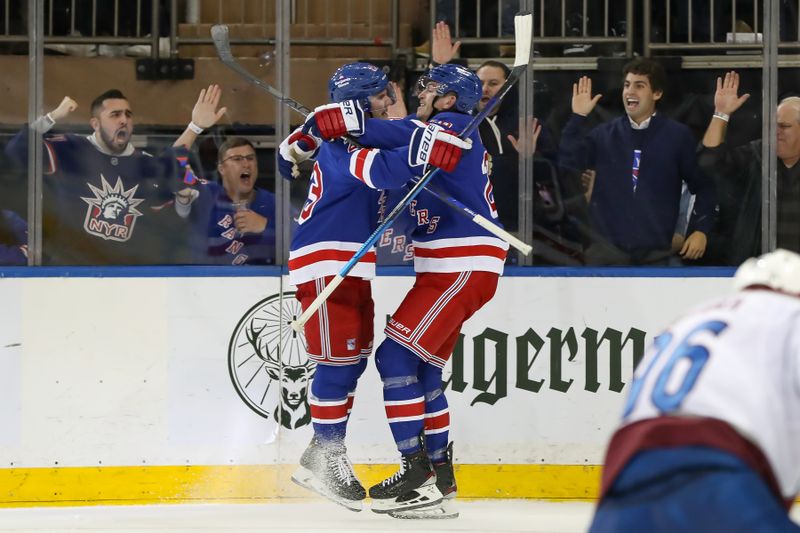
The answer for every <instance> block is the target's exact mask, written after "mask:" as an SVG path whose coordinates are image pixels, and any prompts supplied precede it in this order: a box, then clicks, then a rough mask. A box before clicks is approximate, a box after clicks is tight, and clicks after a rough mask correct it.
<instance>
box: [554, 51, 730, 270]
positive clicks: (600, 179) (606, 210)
mask: <svg viewBox="0 0 800 533" xmlns="http://www.w3.org/2000/svg"><path fill="white" fill-rule="evenodd" d="M623 77H624V83H623V89H622V101H623V104H624V106H625V113H626V114H625V116H623V117H620V118H617V119H615V120H612V121H611V122H606V123H605V124H601V125H599V126H597V127H596V128H594V129H592V130H591V131H588V132H587V131H585V130H586V127H585V125H586V122H587V116H588V115H589V114H590V113H591V112H592V110H594V108H595V105H597V102H598V101H599V100H600V98H601V97H602V95H600V94H598V95H592V80H591V79H590V78H589V77H587V76H583V77H581V78H580V79H579V80H578V82H577V83H575V84H574V85H573V89H572V117H571V118H570V119H569V121H568V122H567V125H566V126H565V127H564V131H563V132H562V134H561V145H560V149H559V158H558V159H559V164H560V165H561V166H562V167H564V168H566V169H567V170H570V171H574V172H579V173H580V172H583V171H584V170H585V169H593V170H594V171H595V172H596V175H595V179H594V186H593V190H592V194H591V199H590V204H589V216H590V220H591V228H590V232H591V234H592V236H593V242H592V243H591V244H590V245H589V247H588V248H587V249H586V254H585V256H586V262H587V264H591V265H666V264H668V262H669V258H670V256H671V255H672V251H671V248H672V238H673V234H674V230H675V223H676V220H677V218H678V212H679V207H680V199H681V187H682V183H683V182H685V183H686V184H687V185H688V187H689V190H690V191H691V193H692V194H694V195H695V203H694V213H693V216H692V219H691V221H690V223H689V228H690V229H689V236H688V237H687V238H686V241H685V242H684V243H683V246H682V248H681V249H680V251H679V255H680V256H681V257H682V258H683V259H688V260H694V259H698V258H700V257H702V256H703V254H704V253H705V249H706V243H707V235H708V234H709V232H710V230H711V229H712V228H713V225H714V209H715V205H716V198H715V195H714V187H713V183H712V181H711V179H710V178H708V177H707V176H706V175H705V174H704V173H703V172H702V171H701V170H700V169H699V167H698V165H697V158H696V156H695V152H696V146H697V143H696V141H695V140H694V138H693V137H692V133H691V131H689V128H687V127H686V126H685V125H683V124H680V123H678V122H676V121H674V120H672V119H670V118H668V117H666V116H663V115H662V114H661V113H659V112H657V110H656V104H657V103H658V101H659V100H660V99H661V97H662V96H663V94H664V90H665V85H666V74H665V73H664V70H663V68H662V67H661V65H660V64H658V63H657V62H655V61H653V60H651V59H645V58H637V59H635V60H633V61H631V62H630V63H628V64H627V65H625V67H624V68H623Z"/></svg>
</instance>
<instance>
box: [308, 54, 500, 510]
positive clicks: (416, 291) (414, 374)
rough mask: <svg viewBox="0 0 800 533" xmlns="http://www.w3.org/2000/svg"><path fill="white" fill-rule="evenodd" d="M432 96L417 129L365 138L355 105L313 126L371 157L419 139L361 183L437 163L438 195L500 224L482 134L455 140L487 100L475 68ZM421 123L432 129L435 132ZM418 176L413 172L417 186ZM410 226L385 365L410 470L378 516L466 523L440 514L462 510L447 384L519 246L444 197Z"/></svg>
mask: <svg viewBox="0 0 800 533" xmlns="http://www.w3.org/2000/svg"><path fill="white" fill-rule="evenodd" d="M423 85H424V90H423V91H422V93H421V94H420V107H419V109H418V110H417V117H416V118H410V119H408V120H405V121H394V122H391V123H379V122H377V121H374V120H367V121H366V128H363V127H362V126H361V125H360V121H359V120H353V118H352V115H355V116H356V117H358V113H357V109H356V110H355V111H356V112H355V113H353V109H354V107H355V106H353V105H352V104H347V105H343V106H341V116H337V115H336V111H337V110H336V108H335V107H334V109H333V110H332V111H329V110H328V109H320V108H318V109H317V110H315V116H313V117H310V119H309V120H307V121H306V125H307V129H308V131H310V132H315V133H319V135H321V136H322V137H324V138H328V137H329V136H330V131H332V130H335V129H336V127H337V126H338V127H339V128H340V130H341V131H342V132H344V133H348V134H350V135H358V140H359V142H360V143H361V144H363V145H366V146H380V144H381V143H384V144H389V145H391V144H392V143H395V144H394V145H395V146H397V145H398V144H400V143H398V142H397V141H398V140H402V139H404V138H405V139H408V138H409V137H408V132H409V131H411V135H410V143H408V141H406V143H407V144H406V146H404V147H402V148H398V149H394V150H391V149H383V150H378V149H373V148H364V149H359V150H355V151H354V152H353V153H352V154H351V155H350V157H349V161H348V164H347V166H348V167H349V169H350V173H351V174H352V175H353V176H354V177H356V178H358V179H359V180H361V181H363V182H364V183H367V184H375V183H384V182H385V181H386V180H389V179H395V180H397V179H399V180H403V179H408V178H410V177H411V175H412V174H413V175H421V174H422V173H423V172H424V170H425V169H426V167H427V164H430V163H431V162H432V161H433V160H434V159H435V160H436V164H435V166H437V167H439V168H441V169H442V170H443V172H440V173H439V175H438V176H437V177H435V178H434V181H433V182H432V183H434V182H435V184H436V185H437V186H438V187H440V188H442V189H444V190H445V192H446V193H448V194H449V195H451V196H453V197H455V198H457V199H459V200H460V201H461V202H462V203H464V204H466V205H469V206H471V207H472V208H473V209H474V210H475V211H477V212H479V213H481V214H483V215H484V216H485V217H486V218H489V219H494V220H497V213H496V209H495V207H494V200H493V197H492V186H491V182H490V181H489V176H488V170H489V169H488V157H487V155H486V152H485V150H484V149H483V145H482V144H481V141H480V137H479V135H478V133H477V132H474V133H473V134H472V135H471V136H470V138H469V139H466V140H464V141H461V140H460V139H458V138H457V137H455V136H454V135H453V131H460V130H462V129H464V127H465V126H466V125H467V123H468V122H469V120H470V116H469V114H470V113H471V111H472V109H473V108H474V107H475V105H476V103H477V102H478V100H479V98H480V81H479V80H478V79H477V76H475V75H474V74H473V73H472V72H470V71H469V70H467V69H465V68H463V67H460V66H457V65H442V66H439V67H435V68H434V69H432V70H431V71H430V73H429V74H428V76H427V77H426V78H424V79H423ZM328 107H332V106H328ZM321 112H322V116H320V114H321ZM330 113H333V114H334V116H333V117H330V116H328V114H330ZM418 118H427V119H428V124H427V126H426V125H425V124H423V123H421V122H420V121H419V120H418ZM309 124H310V127H309ZM362 129H365V131H361V130H362ZM342 134H343V133H342ZM470 146H471V149H469V148H470ZM462 153H463V154H464V156H463V159H462V158H461V156H462ZM459 160H460V161H461V162H460V163H459ZM406 169H409V170H410V171H411V172H410V173H409V174H406V172H405V171H406ZM408 214H409V215H410V216H413V217H414V218H415V220H416V224H417V229H416V230H415V231H414V233H413V238H414V253H415V259H414V263H415V269H416V271H417V281H416V284H415V286H414V287H413V288H412V290H411V292H410V293H409V294H408V296H407V297H406V298H405V300H404V301H403V302H402V303H401V305H400V307H399V308H398V310H397V311H396V312H395V313H394V314H393V315H392V317H391V319H390V321H389V324H388V325H387V327H386V330H385V331H386V335H387V339H386V340H385V341H384V342H383V343H382V344H381V346H380V348H379V349H378V353H377V356H376V365H377V367H378V370H379V372H380V374H381V378H382V380H383V382H384V401H385V409H386V413H387V418H388V420H389V424H390V428H391V430H392V433H393V435H394V438H395V441H396V444H397V447H398V449H399V451H400V452H401V454H402V466H401V469H400V471H399V472H397V473H396V474H395V475H393V476H391V477H390V478H388V479H386V480H384V481H383V482H382V483H379V484H378V485H375V486H373V487H372V488H371V489H370V491H369V492H370V496H371V498H372V510H373V511H376V512H379V513H389V514H390V515H392V516H395V517H398V518H427V517H436V518H445V517H455V516H457V512H456V511H455V510H454V509H453V508H452V507H451V506H450V505H449V502H446V503H444V504H440V503H439V502H441V501H442V498H443V496H444V497H445V498H447V500H450V499H452V498H453V497H454V496H455V491H456V483H455V477H454V473H453V466H452V446H450V445H448V430H449V411H448V406H447V401H446V399H445V396H444V393H443V391H442V388H441V372H442V367H443V366H444V364H445V363H446V362H447V360H448V359H449V357H450V355H451V353H452V351H453V348H454V346H455V342H456V340H457V339H458V334H459V332H460V328H461V325H462V324H463V323H464V321H466V320H467V319H468V318H469V317H470V316H471V315H472V314H473V313H474V312H475V311H477V310H478V309H479V308H480V307H481V306H483V305H484V304H485V303H486V302H487V301H488V300H489V299H491V297H492V296H493V295H494V292H495V289H496V286H497V281H498V278H499V275H500V274H501V273H502V270H503V262H504V260H505V256H506V252H507V249H508V246H507V244H506V243H505V242H503V241H501V240H499V239H497V238H495V237H493V236H492V235H491V234H489V233H488V232H486V231H485V230H483V229H481V228H479V227H478V226H476V225H474V224H472V223H471V222H470V221H469V220H468V219H466V218H464V217H461V216H459V215H457V214H455V213H453V212H452V211H451V210H450V209H449V208H447V207H446V206H445V204H444V203H442V202H441V201H440V200H438V199H436V198H433V197H432V196H425V195H422V196H419V197H418V198H417V199H416V200H414V201H412V202H411V205H410V206H409V212H408ZM423 435H424V438H422V436H423Z"/></svg>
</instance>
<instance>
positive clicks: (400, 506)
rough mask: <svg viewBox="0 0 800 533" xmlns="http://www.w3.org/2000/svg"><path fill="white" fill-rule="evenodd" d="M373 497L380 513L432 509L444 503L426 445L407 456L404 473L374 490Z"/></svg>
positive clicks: (404, 459) (374, 505)
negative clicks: (421, 508)
mask: <svg viewBox="0 0 800 533" xmlns="http://www.w3.org/2000/svg"><path fill="white" fill-rule="evenodd" d="M369 495H370V498H372V510H373V511H374V512H376V513H388V512H391V511H400V510H404V509H405V510H408V509H418V508H420V507H431V506H434V505H436V504H437V503H439V502H440V501H442V493H441V492H440V491H439V489H438V488H437V487H436V473H435V472H434V470H433V466H432V465H431V461H430V459H428V454H427V452H426V451H425V446H424V445H423V447H422V449H421V450H420V451H418V452H416V453H413V454H409V455H403V456H402V458H401V463H400V470H398V471H397V472H396V473H395V474H394V475H393V476H391V477H390V478H388V479H385V480H383V481H382V482H380V483H378V484H377V485H374V486H372V487H370V489H369Z"/></svg>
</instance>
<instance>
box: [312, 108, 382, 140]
mask: <svg viewBox="0 0 800 533" xmlns="http://www.w3.org/2000/svg"><path fill="white" fill-rule="evenodd" d="M366 118H367V117H366V111H365V110H364V109H363V108H362V107H361V104H360V103H358V101H356V100H345V101H344V102H340V103H338V104H325V105H321V106H319V107H318V108H316V109H314V111H313V112H312V113H310V114H309V115H308V116H307V117H306V121H305V124H303V132H305V133H311V134H312V135H315V136H317V137H322V138H323V139H325V140H326V141H329V140H331V139H337V138H339V137H344V136H345V135H352V136H355V137H358V136H359V135H362V134H363V133H364V123H365V122H366Z"/></svg>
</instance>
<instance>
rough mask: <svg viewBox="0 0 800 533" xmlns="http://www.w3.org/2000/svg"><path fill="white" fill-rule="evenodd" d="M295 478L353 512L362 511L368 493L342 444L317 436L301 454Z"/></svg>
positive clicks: (293, 479) (293, 477) (296, 480)
mask: <svg viewBox="0 0 800 533" xmlns="http://www.w3.org/2000/svg"><path fill="white" fill-rule="evenodd" d="M292 481H294V482H295V483H297V484H298V485H300V486H301V487H303V488H306V489H309V490H312V491H314V492H316V493H317V494H319V495H321V496H324V497H326V498H328V499H329V500H331V501H332V502H335V503H338V504H339V505H342V506H344V507H347V508H348V509H350V510H351V511H356V512H358V511H361V500H363V499H364V498H366V496H367V493H366V491H365V490H364V487H363V486H362V485H361V483H360V482H359V481H358V478H357V477H356V475H355V473H354V472H353V465H352V464H351V463H350V459H348V458H347V449H346V448H345V447H344V444H343V443H325V442H322V441H321V440H320V439H318V438H317V436H316V435H314V437H313V438H312V439H311V442H310V443H309V445H308V448H306V450H305V451H304V452H303V455H301V456H300V467H299V468H298V469H297V470H296V471H295V473H294V474H292Z"/></svg>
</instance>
